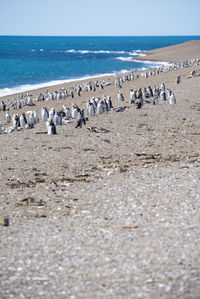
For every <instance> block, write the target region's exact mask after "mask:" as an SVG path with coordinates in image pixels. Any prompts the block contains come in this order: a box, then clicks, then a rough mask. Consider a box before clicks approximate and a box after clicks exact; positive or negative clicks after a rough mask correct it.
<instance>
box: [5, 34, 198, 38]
mask: <svg viewBox="0 0 200 299" xmlns="http://www.w3.org/2000/svg"><path fill="white" fill-rule="evenodd" d="M0 36H12V37H179V36H180V37H184V36H185V37H190V36H191V37H192V36H196V37H200V34H197V35H196V34H190V35H26V34H14V35H12V34H0Z"/></svg>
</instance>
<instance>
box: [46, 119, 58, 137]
mask: <svg viewBox="0 0 200 299" xmlns="http://www.w3.org/2000/svg"><path fill="white" fill-rule="evenodd" d="M46 127H47V134H48V135H55V134H56V126H55V125H54V122H53V120H52V119H51V118H49V119H48V120H47V122H46Z"/></svg>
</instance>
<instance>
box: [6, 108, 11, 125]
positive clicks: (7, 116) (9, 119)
mask: <svg viewBox="0 0 200 299" xmlns="http://www.w3.org/2000/svg"><path fill="white" fill-rule="evenodd" d="M10 121H11V117H10V114H9V110H7V111H6V114H5V122H6V123H7V124H8V123H10Z"/></svg>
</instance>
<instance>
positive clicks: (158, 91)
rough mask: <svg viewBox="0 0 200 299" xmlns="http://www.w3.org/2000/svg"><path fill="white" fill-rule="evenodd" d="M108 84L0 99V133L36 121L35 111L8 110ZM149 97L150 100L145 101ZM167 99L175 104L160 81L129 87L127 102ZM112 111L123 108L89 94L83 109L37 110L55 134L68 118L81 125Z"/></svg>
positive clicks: (119, 82) (139, 105)
mask: <svg viewBox="0 0 200 299" xmlns="http://www.w3.org/2000/svg"><path fill="white" fill-rule="evenodd" d="M199 61H200V60H199V59H193V60H189V61H186V62H183V63H178V64H173V65H169V66H168V67H161V68H157V69H153V70H152V69H150V70H147V71H145V72H142V73H141V74H140V75H141V76H142V77H145V78H148V77H149V76H155V75H157V74H159V73H160V72H166V71H170V70H172V69H178V68H183V67H188V66H190V65H193V64H194V63H197V64H198V63H199ZM196 75H198V74H197V73H196V72H191V74H190V76H196ZM138 77H139V73H133V72H132V73H131V74H129V75H128V74H126V75H123V76H122V77H118V78H117V79H116V80H115V81H114V86H116V87H117V88H119V89H121V88H122V84H123V83H124V82H126V81H133V80H134V79H136V78H138ZM180 82H181V76H180V75H178V77H177V79H176V83H177V84H180ZM110 84H111V83H109V82H106V81H105V80H101V81H94V82H86V83H83V84H82V85H80V84H79V85H76V86H73V87H72V89H73V90H71V91H70V92H69V94H68V92H67V90H66V89H65V88H62V89H58V90H54V91H53V92H49V91H48V90H47V91H46V95H43V94H42V93H40V94H38V95H37V96H36V98H35V99H34V100H33V99H32V96H31V95H30V94H27V95H20V96H19V98H18V99H15V100H14V101H12V102H11V103H10V104H8V103H7V104H6V103H4V102H3V101H2V102H0V110H1V111H4V112H5V123H6V124H9V123H11V121H12V124H13V125H12V126H11V127H8V128H6V127H5V126H4V127H3V124H2V122H0V134H2V133H10V132H13V131H16V130H23V129H26V128H27V129H32V128H34V126H35V125H36V124H37V123H38V122H39V116H38V112H37V111H36V110H31V111H27V112H26V113H22V114H21V115H19V114H16V113H15V114H13V115H12V117H11V115H10V110H11V109H13V110H19V109H21V108H23V107H24V106H35V102H38V101H39V102H46V101H50V100H52V101H55V100H62V99H66V98H68V97H71V98H74V93H75V94H77V96H81V93H82V92H88V91H96V89H97V88H99V89H104V88H105V87H106V86H108V85H110ZM150 98H153V99H152V100H150V101H149V100H148V99H150ZM167 99H168V100H169V104H170V105H174V104H176V98H175V95H174V93H173V92H172V91H171V90H170V89H167V88H166V87H165V84H164V83H162V84H161V86H160V87H155V88H154V89H152V88H151V86H147V87H144V88H140V89H138V90H134V89H131V90H130V99H129V103H130V104H135V105H136V108H137V109H141V108H142V107H143V105H144V103H152V104H153V105H158V104H159V101H161V102H164V101H167ZM117 101H118V102H123V101H124V95H123V94H122V92H121V91H120V90H119V91H118V93H117ZM111 110H113V111H115V112H122V111H124V110H125V107H118V108H113V104H112V101H111V97H110V96H105V95H104V96H103V97H102V99H101V98H100V97H97V98H95V97H92V98H91V99H90V100H88V102H87V104H86V111H85V109H81V108H80V107H78V105H76V104H75V103H73V104H72V107H71V109H70V108H69V107H67V106H66V105H63V106H62V109H61V110H60V111H55V108H53V107H52V108H51V109H50V110H49V111H48V110H47V108H46V107H43V108H42V109H41V116H40V120H41V121H42V122H45V123H46V129H47V133H48V134H49V135H54V134H56V127H57V126H60V125H63V124H67V123H69V122H71V120H73V121H75V122H76V126H75V127H76V128H77V127H80V128H81V127H82V126H83V125H85V124H86V121H87V120H88V117H93V116H95V115H96V114H103V113H105V112H109V111H111Z"/></svg>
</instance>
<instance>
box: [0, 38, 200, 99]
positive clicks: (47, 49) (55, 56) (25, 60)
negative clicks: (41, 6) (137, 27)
mask: <svg viewBox="0 0 200 299" xmlns="http://www.w3.org/2000/svg"><path fill="white" fill-rule="evenodd" d="M196 39H200V36H167V37H166V36H159V37H158V36H157V37H153V36H152V37H150V36H149V37H144V36H141V37H139V36H138V37H134V36H130V37H31V36H0V96H3V95H6V94H12V93H15V92H20V91H26V90H30V89H31V88H37V87H40V86H48V85H53V84H56V83H61V82H63V81H65V80H69V79H75V78H82V77H90V76H94V75H101V74H108V73H109V74H110V73H119V72H123V71H125V70H138V69H141V68H143V67H151V66H153V65H154V64H152V63H145V62H144V63H141V62H135V61H132V58H133V57H135V56H137V55H141V51H144V50H151V49H155V48H161V47H166V46H170V45H174V44H179V43H182V42H185V41H188V40H196ZM57 80H58V81H57Z"/></svg>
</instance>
